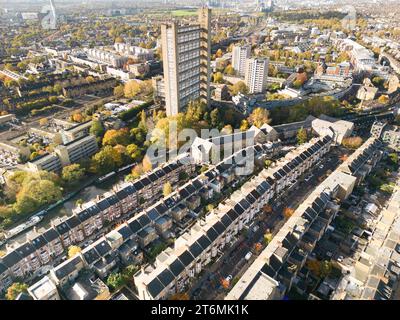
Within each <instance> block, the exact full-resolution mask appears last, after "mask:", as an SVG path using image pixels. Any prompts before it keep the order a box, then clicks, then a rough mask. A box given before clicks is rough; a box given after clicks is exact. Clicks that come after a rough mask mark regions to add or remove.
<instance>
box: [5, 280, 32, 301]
mask: <svg viewBox="0 0 400 320" xmlns="http://www.w3.org/2000/svg"><path fill="white" fill-rule="evenodd" d="M24 292H25V293H26V292H28V285H27V284H25V283H21V282H14V283H13V284H12V285H11V286H10V287H9V288H8V289H7V293H6V298H7V300H15V299H16V298H17V297H18V295H19V294H20V293H24Z"/></svg>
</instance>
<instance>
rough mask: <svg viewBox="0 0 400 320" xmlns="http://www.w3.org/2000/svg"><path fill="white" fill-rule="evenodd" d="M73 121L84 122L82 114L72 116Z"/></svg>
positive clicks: (76, 113) (77, 113)
mask: <svg viewBox="0 0 400 320" xmlns="http://www.w3.org/2000/svg"><path fill="white" fill-rule="evenodd" d="M72 121H75V122H83V116H82V113H80V112H75V113H74V114H73V115H72Z"/></svg>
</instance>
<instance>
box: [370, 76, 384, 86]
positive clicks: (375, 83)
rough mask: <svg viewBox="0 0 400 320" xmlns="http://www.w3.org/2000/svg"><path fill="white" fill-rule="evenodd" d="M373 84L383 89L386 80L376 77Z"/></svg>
mask: <svg viewBox="0 0 400 320" xmlns="http://www.w3.org/2000/svg"><path fill="white" fill-rule="evenodd" d="M372 83H373V84H374V85H375V86H377V87H381V86H383V84H384V83H385V79H383V78H381V77H374V78H372Z"/></svg>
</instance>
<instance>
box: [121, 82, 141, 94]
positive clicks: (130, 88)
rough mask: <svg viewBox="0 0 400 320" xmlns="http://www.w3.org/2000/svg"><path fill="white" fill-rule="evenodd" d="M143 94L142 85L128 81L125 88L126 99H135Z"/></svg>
mask: <svg viewBox="0 0 400 320" xmlns="http://www.w3.org/2000/svg"><path fill="white" fill-rule="evenodd" d="M140 92H141V88H140V84H139V82H138V81H136V80H131V81H128V82H127V83H126V84H125V87H124V95H125V97H126V98H134V97H136V96H137V95H138V94H139V93H140Z"/></svg>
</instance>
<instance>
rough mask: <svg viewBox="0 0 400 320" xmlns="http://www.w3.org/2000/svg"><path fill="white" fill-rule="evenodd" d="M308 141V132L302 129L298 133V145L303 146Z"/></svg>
mask: <svg viewBox="0 0 400 320" xmlns="http://www.w3.org/2000/svg"><path fill="white" fill-rule="evenodd" d="M307 141H308V135H307V130H306V129H304V128H300V129H299V131H297V143H298V144H303V143H306V142H307Z"/></svg>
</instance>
